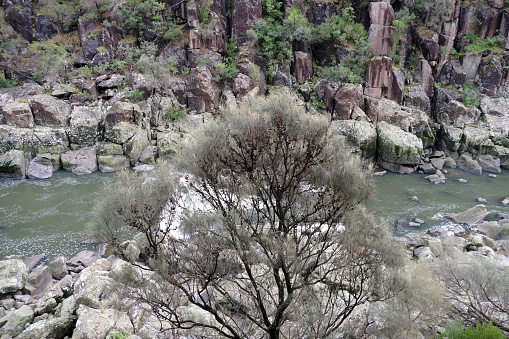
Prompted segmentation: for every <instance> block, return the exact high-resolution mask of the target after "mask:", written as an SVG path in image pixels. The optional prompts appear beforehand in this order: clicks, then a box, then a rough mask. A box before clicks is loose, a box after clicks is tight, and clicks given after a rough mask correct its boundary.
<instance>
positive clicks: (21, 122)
mask: <svg viewBox="0 0 509 339" xmlns="http://www.w3.org/2000/svg"><path fill="white" fill-rule="evenodd" d="M1 113H2V114H3V120H4V123H5V124H6V125H9V126H15V127H20V128H32V127H34V117H33V115H32V110H31V109H30V105H29V104H28V103H26V102H11V103H8V104H6V105H5V106H3V107H2V110H1ZM1 122H2V120H1V119H0V123H1Z"/></svg>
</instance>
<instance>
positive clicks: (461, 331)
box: [438, 320, 505, 339]
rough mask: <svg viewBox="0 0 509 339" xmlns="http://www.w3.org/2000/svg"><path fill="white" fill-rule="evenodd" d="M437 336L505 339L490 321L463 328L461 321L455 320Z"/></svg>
mask: <svg viewBox="0 0 509 339" xmlns="http://www.w3.org/2000/svg"><path fill="white" fill-rule="evenodd" d="M438 338H447V339H505V335H504V334H503V333H502V332H501V331H500V330H499V329H498V328H496V327H495V326H493V324H492V323H488V324H479V323H477V324H476V325H475V326H474V325H472V326H468V327H466V328H463V325H462V324H461V321H459V320H456V321H455V322H454V323H453V324H451V325H448V326H446V327H445V332H444V333H442V334H440V335H439V336H438Z"/></svg>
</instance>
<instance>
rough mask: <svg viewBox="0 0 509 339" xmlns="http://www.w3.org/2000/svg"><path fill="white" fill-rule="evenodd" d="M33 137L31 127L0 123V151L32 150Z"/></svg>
mask: <svg viewBox="0 0 509 339" xmlns="http://www.w3.org/2000/svg"><path fill="white" fill-rule="evenodd" d="M33 138H34V131H33V129H30V128H17V127H12V126H7V125H0V153H6V152H8V151H10V150H22V151H26V152H32V146H33Z"/></svg>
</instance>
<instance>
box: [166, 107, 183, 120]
mask: <svg viewBox="0 0 509 339" xmlns="http://www.w3.org/2000/svg"><path fill="white" fill-rule="evenodd" d="M186 116H187V113H186V111H185V109H184V108H182V107H175V106H171V107H170V108H168V110H167V111H166V117H167V118H168V119H170V120H178V119H180V118H185V117H186Z"/></svg>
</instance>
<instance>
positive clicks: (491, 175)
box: [488, 174, 497, 178]
mask: <svg viewBox="0 0 509 339" xmlns="http://www.w3.org/2000/svg"><path fill="white" fill-rule="evenodd" d="M488 176H489V177H490V178H496V177H497V175H496V174H488Z"/></svg>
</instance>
